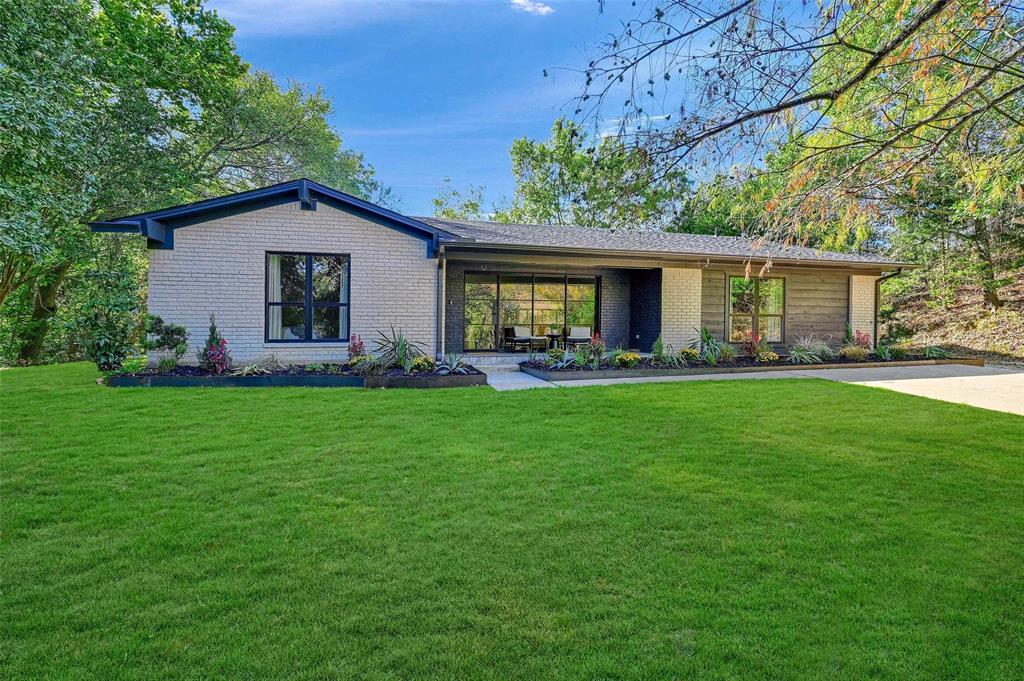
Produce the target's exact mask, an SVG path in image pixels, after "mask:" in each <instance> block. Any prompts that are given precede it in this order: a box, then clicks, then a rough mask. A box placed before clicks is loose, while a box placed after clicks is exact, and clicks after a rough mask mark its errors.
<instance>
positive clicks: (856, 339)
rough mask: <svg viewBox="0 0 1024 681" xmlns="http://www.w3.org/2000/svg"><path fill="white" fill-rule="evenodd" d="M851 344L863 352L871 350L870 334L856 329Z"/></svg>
mask: <svg viewBox="0 0 1024 681" xmlns="http://www.w3.org/2000/svg"><path fill="white" fill-rule="evenodd" d="M853 344H854V345H856V346H857V347H861V348H864V349H865V350H870V349H871V334H870V333H868V332H867V331H861V330H860V329H857V330H856V331H854V332H853Z"/></svg>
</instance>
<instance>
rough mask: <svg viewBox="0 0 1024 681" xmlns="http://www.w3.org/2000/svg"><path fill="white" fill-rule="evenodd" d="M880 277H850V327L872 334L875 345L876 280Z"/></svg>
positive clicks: (857, 275) (872, 342)
mask: <svg viewBox="0 0 1024 681" xmlns="http://www.w3.org/2000/svg"><path fill="white" fill-rule="evenodd" d="M876 279H878V277H874V276H864V275H860V274H855V275H853V276H851V277H850V326H852V327H853V330H854V331H865V332H867V333H869V334H871V344H872V345H874V343H875V280H876Z"/></svg>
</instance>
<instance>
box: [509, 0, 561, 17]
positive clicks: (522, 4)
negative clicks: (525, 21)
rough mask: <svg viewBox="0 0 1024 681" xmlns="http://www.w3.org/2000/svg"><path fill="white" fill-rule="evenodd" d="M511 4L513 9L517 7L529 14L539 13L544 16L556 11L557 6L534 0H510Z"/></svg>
mask: <svg viewBox="0 0 1024 681" xmlns="http://www.w3.org/2000/svg"><path fill="white" fill-rule="evenodd" d="M509 4H510V5H512V9H517V10H519V11H520V12H526V13H527V14H537V15H539V16H542V17H543V16H546V15H548V14H551V13H552V12H554V11H555V8H554V7H552V6H551V5H545V4H544V3H543V2H534V0H509Z"/></svg>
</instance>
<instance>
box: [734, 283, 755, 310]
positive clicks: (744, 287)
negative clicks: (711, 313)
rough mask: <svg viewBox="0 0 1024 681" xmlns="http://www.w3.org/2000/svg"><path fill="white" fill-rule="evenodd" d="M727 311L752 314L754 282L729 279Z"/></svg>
mask: <svg viewBox="0 0 1024 681" xmlns="http://www.w3.org/2000/svg"><path fill="white" fill-rule="evenodd" d="M729 305H730V307H729V310H730V311H731V312H733V313H740V314H752V313H753V312H754V280H753V279H744V278H743V277H729Z"/></svg>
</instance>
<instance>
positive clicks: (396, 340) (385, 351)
mask: <svg viewBox="0 0 1024 681" xmlns="http://www.w3.org/2000/svg"><path fill="white" fill-rule="evenodd" d="M377 333H378V334H379V335H380V338H379V339H378V340H377V360H376V362H375V363H377V364H379V365H380V367H381V368H382V370H383V371H387V370H388V369H395V368H398V369H401V370H402V371H404V372H405V373H409V372H410V371H412V363H413V360H415V359H416V358H417V357H421V356H422V355H423V354H424V352H423V349H422V348H420V346H419V345H418V344H417V343H414V342H413V341H411V340H409V339H408V338H407V337H406V335H405V334H404V333H403V332H402V330H401V329H399V330H398V331H395V327H391V335H390V336H389V335H387V334H385V333H384V332H383V331H378V332H377Z"/></svg>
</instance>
